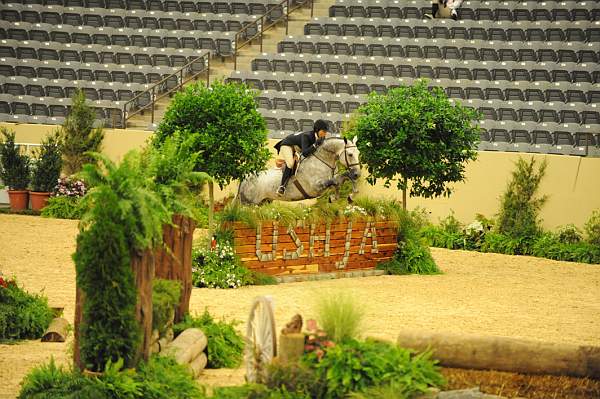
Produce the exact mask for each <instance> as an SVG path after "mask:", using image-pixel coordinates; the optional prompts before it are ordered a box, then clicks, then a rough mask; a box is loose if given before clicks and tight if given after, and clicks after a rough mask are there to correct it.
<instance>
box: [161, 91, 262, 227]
mask: <svg viewBox="0 0 600 399" xmlns="http://www.w3.org/2000/svg"><path fill="white" fill-rule="evenodd" d="M176 132H179V134H180V135H181V136H182V139H184V140H188V139H189V140H190V141H189V142H190V145H191V149H192V152H193V153H196V154H197V155H198V156H197V157H196V165H195V170H196V171H199V172H205V173H207V174H208V175H209V176H211V177H212V179H213V180H214V181H215V182H216V183H217V184H218V185H219V187H221V188H223V187H224V186H225V185H226V184H228V183H230V182H231V181H232V180H234V179H243V178H244V177H246V176H248V175H249V174H252V173H256V172H258V171H260V170H263V169H264V168H265V165H266V163H267V161H268V160H269V158H270V153H269V150H268V149H267V147H266V143H267V130H266V126H265V122H264V119H263V118H262V116H261V115H260V113H259V112H258V111H257V110H256V103H255V92H254V91H252V90H249V89H248V87H246V86H244V85H239V84H225V83H223V82H219V81H217V82H215V83H213V84H212V86H211V87H210V88H209V87H206V86H205V85H204V84H203V83H201V82H198V83H196V84H194V85H191V86H189V87H187V88H186V90H185V91H183V92H180V93H178V94H176V95H175V97H174V99H173V101H172V102H171V105H170V106H169V108H168V109H167V112H166V113H165V116H164V118H163V120H162V122H161V124H160V126H159V127H158V129H157V131H156V135H155V137H154V141H153V144H154V145H155V146H159V145H161V144H162V143H163V142H164V141H165V139H166V138H167V137H170V136H172V135H174V134H175V133H176ZM208 187H209V229H212V213H213V212H212V210H213V202H214V195H213V182H212V181H210V182H209V183H208Z"/></svg>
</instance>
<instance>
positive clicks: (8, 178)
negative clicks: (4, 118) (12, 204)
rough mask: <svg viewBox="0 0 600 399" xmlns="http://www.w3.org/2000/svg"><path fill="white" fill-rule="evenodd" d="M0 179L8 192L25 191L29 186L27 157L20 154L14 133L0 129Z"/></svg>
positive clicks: (3, 128)
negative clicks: (0, 135)
mask: <svg viewBox="0 0 600 399" xmlns="http://www.w3.org/2000/svg"><path fill="white" fill-rule="evenodd" d="M0 132H1V133H2V136H3V137H2V138H1V140H0V179H2V182H3V184H4V185H6V186H7V187H8V189H9V190H27V186H28V185H29V180H30V175H29V165H30V162H29V161H30V160H29V157H28V156H27V155H25V154H21V152H20V151H19V147H18V146H17V145H16V144H15V132H13V131H10V130H8V129H6V128H5V127H2V128H0Z"/></svg>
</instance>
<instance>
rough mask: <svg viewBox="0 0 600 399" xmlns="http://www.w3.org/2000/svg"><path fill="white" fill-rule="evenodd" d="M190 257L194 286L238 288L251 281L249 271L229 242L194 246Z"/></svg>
mask: <svg viewBox="0 0 600 399" xmlns="http://www.w3.org/2000/svg"><path fill="white" fill-rule="evenodd" d="M192 258H193V264H192V282H193V284H194V286H196V287H208V288H238V287H241V286H243V285H248V284H251V283H252V275H251V273H250V271H249V270H248V269H246V268H245V267H244V266H242V264H241V262H240V260H239V258H238V257H237V256H236V255H235V254H234V252H233V247H232V246H231V245H229V244H226V243H217V245H216V247H215V248H214V249H211V248H205V247H200V248H196V249H194V252H193V254H192Z"/></svg>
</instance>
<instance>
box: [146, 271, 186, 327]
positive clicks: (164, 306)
mask: <svg viewBox="0 0 600 399" xmlns="http://www.w3.org/2000/svg"><path fill="white" fill-rule="evenodd" d="M180 297H181V282H180V281H177V280H165V279H155V280H153V281H152V329H153V330H158V333H159V335H160V336H162V335H164V333H165V331H166V327H167V323H169V321H173V315H174V314H175V307H177V306H178V305H179V298H180Z"/></svg>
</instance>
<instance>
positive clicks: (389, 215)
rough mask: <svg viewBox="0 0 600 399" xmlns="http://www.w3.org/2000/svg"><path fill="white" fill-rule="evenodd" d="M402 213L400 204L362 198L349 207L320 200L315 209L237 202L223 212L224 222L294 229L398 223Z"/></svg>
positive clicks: (278, 204)
mask: <svg viewBox="0 0 600 399" xmlns="http://www.w3.org/2000/svg"><path fill="white" fill-rule="evenodd" d="M401 211H402V209H401V207H400V205H399V204H398V203H397V202H394V201H389V200H376V199H371V198H368V197H359V198H356V199H355V200H354V204H353V205H349V204H348V203H347V202H346V201H345V200H341V201H337V202H335V203H332V204H330V203H327V202H326V201H318V202H317V203H316V204H315V205H313V206H305V205H289V204H285V203H281V202H273V203H270V204H266V205H262V206H258V207H257V206H244V205H240V204H239V202H237V201H233V202H232V203H230V204H228V205H227V206H226V207H225V209H223V212H222V213H221V221H222V222H234V221H238V222H243V223H245V224H247V225H248V226H250V227H256V226H258V224H260V223H263V222H265V221H272V220H277V222H278V223H279V225H280V226H293V225H296V222H297V221H299V220H301V221H304V222H306V223H323V222H330V223H331V222H334V221H337V220H340V219H342V220H344V219H349V220H366V219H369V218H370V219H372V220H398V217H399V214H400V212H401Z"/></svg>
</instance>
